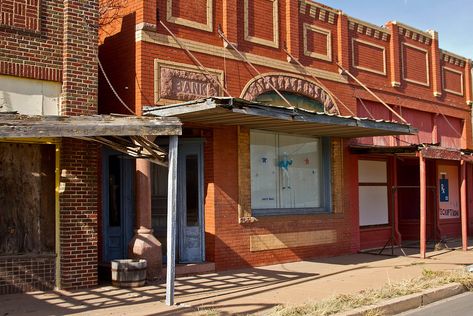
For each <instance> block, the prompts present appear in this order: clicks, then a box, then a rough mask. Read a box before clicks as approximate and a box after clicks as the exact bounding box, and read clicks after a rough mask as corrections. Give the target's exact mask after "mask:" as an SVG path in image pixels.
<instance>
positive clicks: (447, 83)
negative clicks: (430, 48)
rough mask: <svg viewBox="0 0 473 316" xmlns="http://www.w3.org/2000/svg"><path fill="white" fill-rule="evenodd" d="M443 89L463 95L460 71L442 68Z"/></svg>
mask: <svg viewBox="0 0 473 316" xmlns="http://www.w3.org/2000/svg"><path fill="white" fill-rule="evenodd" d="M443 76H444V77H443V84H444V87H443V88H444V90H445V91H448V92H452V93H456V94H460V95H463V76H462V73H461V72H460V71H455V70H453V69H447V68H443Z"/></svg>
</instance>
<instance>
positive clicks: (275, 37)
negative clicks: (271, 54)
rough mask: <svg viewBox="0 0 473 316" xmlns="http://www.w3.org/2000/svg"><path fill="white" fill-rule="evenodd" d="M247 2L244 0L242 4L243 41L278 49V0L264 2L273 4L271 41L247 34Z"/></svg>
mask: <svg viewBox="0 0 473 316" xmlns="http://www.w3.org/2000/svg"><path fill="white" fill-rule="evenodd" d="M248 1H249V0H244V2H243V12H244V18H243V31H244V39H245V41H247V42H251V43H255V44H260V45H265V46H269V47H274V48H279V8H278V0H265V1H270V2H272V3H273V15H272V17H273V39H272V40H267V39H264V38H259V37H256V36H251V35H250V34H249V31H250V30H249V26H248V23H249V16H248V15H249V10H248Z"/></svg>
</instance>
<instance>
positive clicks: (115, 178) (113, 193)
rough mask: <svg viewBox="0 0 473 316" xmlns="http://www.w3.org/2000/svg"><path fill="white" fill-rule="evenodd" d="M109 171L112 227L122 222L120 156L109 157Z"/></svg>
mask: <svg viewBox="0 0 473 316" xmlns="http://www.w3.org/2000/svg"><path fill="white" fill-rule="evenodd" d="M108 162H109V164H108V165H109V172H108V187H109V190H108V201H109V217H108V224H109V226H111V227H117V226H120V222H121V214H120V210H121V203H120V202H121V201H120V186H121V183H120V159H119V158H118V156H110V157H109V160H108Z"/></svg>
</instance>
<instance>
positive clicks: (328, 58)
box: [302, 23, 332, 61]
mask: <svg viewBox="0 0 473 316" xmlns="http://www.w3.org/2000/svg"><path fill="white" fill-rule="evenodd" d="M309 31H311V32H316V33H319V34H323V35H325V36H326V37H327V53H326V54H319V53H316V52H312V51H309V49H308V48H307V34H308V32H309ZM302 37H303V43H304V55H306V56H309V57H312V58H316V59H322V60H325V61H332V32H330V30H327V29H324V28H321V27H317V26H315V25H310V24H307V23H304V31H303V33H302Z"/></svg>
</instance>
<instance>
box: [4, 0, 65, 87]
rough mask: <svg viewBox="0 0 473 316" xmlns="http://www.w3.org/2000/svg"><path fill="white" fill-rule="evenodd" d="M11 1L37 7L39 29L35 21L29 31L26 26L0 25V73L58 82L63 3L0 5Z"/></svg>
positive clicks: (43, 0)
mask: <svg viewBox="0 0 473 316" xmlns="http://www.w3.org/2000/svg"><path fill="white" fill-rule="evenodd" d="M13 2H15V3H20V2H23V3H24V4H25V5H26V3H30V4H32V3H35V5H37V6H40V9H39V12H41V16H40V23H39V24H41V28H39V24H38V28H37V29H36V30H35V32H32V31H31V30H28V29H26V28H19V27H10V26H8V27H7V26H2V25H0V56H1V62H0V75H2V74H3V75H10V76H18V77H23V78H33V79H39V80H51V81H61V79H62V47H63V45H62V41H63V22H64V16H63V14H62V12H63V9H64V3H63V2H62V1H56V0H41V1H40V0H23V1H20V0H14V1H13V0H8V1H2V2H1V6H2V8H3V7H4V6H5V5H6V4H7V3H13ZM4 3H5V4H4ZM2 10H3V9H2ZM28 12H29V11H28Z"/></svg>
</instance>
